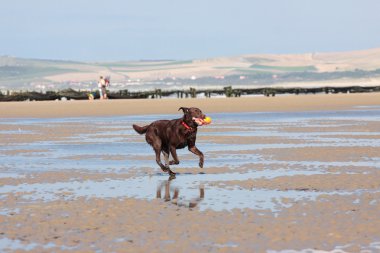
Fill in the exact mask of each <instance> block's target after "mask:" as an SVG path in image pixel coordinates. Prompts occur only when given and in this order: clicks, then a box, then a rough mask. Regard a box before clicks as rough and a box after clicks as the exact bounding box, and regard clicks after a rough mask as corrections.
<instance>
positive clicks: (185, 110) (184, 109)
mask: <svg viewBox="0 0 380 253" xmlns="http://www.w3.org/2000/svg"><path fill="white" fill-rule="evenodd" d="M179 110H182V111H183V113H187V112H188V111H189V108H187V107H180V108H179V109H178V111H179Z"/></svg>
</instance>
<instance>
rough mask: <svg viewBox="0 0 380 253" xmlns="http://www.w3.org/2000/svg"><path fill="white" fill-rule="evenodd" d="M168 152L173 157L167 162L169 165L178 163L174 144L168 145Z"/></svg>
mask: <svg viewBox="0 0 380 253" xmlns="http://www.w3.org/2000/svg"><path fill="white" fill-rule="evenodd" d="M170 154H171V155H172V157H173V161H170V162H169V164H170V165H173V164H179V160H178V156H177V151H176V148H175V147H174V146H171V147H170Z"/></svg>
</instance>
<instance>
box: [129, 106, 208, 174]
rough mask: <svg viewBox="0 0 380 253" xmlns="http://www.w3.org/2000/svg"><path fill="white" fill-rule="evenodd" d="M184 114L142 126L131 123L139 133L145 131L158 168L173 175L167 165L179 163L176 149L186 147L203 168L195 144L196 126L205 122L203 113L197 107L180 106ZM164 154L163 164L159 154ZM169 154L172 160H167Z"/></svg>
mask: <svg viewBox="0 0 380 253" xmlns="http://www.w3.org/2000/svg"><path fill="white" fill-rule="evenodd" d="M178 110H182V111H183V113H184V115H183V117H182V118H180V119H173V120H157V121H154V122H152V123H151V124H150V125H146V126H143V127H140V126H137V125H133V129H135V131H136V132H137V133H139V134H144V133H145V139H146V142H147V143H149V144H150V145H151V146H152V147H153V149H154V152H155V153H156V162H157V164H158V165H159V166H160V168H161V169H162V170H163V171H165V172H169V174H170V175H175V173H174V172H173V171H171V170H170V168H169V165H173V164H179V160H178V156H177V151H176V150H177V149H180V148H184V147H186V146H187V147H188V149H189V150H190V152H192V153H194V154H196V155H197V156H199V167H201V168H203V162H204V156H203V153H202V152H201V151H199V149H197V147H196V146H195V140H196V137H197V127H198V126H199V125H203V124H205V121H204V119H205V117H206V116H205V115H204V114H203V113H202V111H201V110H200V109H198V108H195V107H191V108H186V107H180V108H179V109H178ZM161 152H162V154H163V155H164V158H165V165H164V164H162V162H161V156H160V154H161ZM169 154H171V155H172V157H173V160H172V161H170V162H169Z"/></svg>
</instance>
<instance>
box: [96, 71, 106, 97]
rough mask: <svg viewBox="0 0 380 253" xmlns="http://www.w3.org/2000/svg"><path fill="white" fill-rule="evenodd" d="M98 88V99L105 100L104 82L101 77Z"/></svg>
mask: <svg viewBox="0 0 380 253" xmlns="http://www.w3.org/2000/svg"><path fill="white" fill-rule="evenodd" d="M98 88H99V95H100V99H107V91H106V80H105V79H104V78H103V76H100V79H99V83H98Z"/></svg>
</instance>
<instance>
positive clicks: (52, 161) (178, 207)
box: [0, 93, 380, 253]
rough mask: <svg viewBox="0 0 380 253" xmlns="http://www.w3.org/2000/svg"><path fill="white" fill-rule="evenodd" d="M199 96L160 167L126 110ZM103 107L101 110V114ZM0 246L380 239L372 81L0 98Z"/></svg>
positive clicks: (150, 109) (259, 246)
mask: <svg viewBox="0 0 380 253" xmlns="http://www.w3.org/2000/svg"><path fill="white" fill-rule="evenodd" d="M180 106H197V107H200V108H201V109H202V110H203V111H204V112H205V113H206V114H207V115H210V116H211V117H212V119H213V123H212V124H211V125H209V126H204V127H201V128H199V132H198V137H197V146H198V148H199V149H200V150H202V151H203V152H204V154H205V167H204V168H203V169H200V168H199V167H198V165H197V164H198V161H197V158H196V157H195V156H194V155H193V154H191V153H190V152H188V151H187V150H182V151H180V152H179V158H180V161H181V163H180V165H177V166H173V167H172V169H173V170H174V171H175V172H177V173H178V175H177V177H176V178H175V179H173V180H169V178H168V175H166V174H165V173H162V172H161V171H160V169H159V168H158V167H157V165H156V163H155V161H154V155H153V152H152V150H151V148H150V147H149V145H148V144H146V143H145V140H144V137H143V136H140V135H138V134H136V133H135V132H134V131H133V129H132V128H131V124H132V123H137V124H140V125H143V124H147V123H149V122H151V121H152V120H155V119H157V118H160V117H162V116H163V115H161V114H170V115H168V116H165V117H171V118H177V117H181V113H180V112H178V111H177V110H178V108H179V107H180ZM103 116H104V117H103ZM0 119H1V120H0V140H1V141H0V159H1V161H2V163H1V164H0V199H1V203H2V204H1V206H0V224H1V227H0V252H270V253H277V252H283V253H285V252H286V253H290V252H292V253H293V252H302V253H304V252H315V253H317V252H318V253H321V252H339V253H341V252H380V220H379V219H378V214H379V213H380V201H379V199H380V170H379V169H380V131H379V129H380V94H378V93H372V94H336V95H332V94H329V95H307V96H301V95H300V96H295V95H287V96H277V97H249V98H231V99H225V98H217V99H216V98H215V99H182V100H176V99H161V100H119V101H118V100H114V101H112V100H109V101H51V102H17V103H16V102H9V103H8V102H7V103H0Z"/></svg>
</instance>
